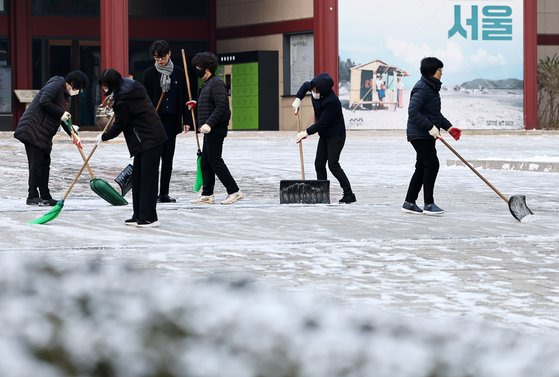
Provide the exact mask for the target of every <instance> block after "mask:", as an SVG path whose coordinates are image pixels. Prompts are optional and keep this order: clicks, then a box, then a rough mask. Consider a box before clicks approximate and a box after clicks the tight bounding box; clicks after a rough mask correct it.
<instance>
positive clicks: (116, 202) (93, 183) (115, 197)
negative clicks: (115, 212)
mask: <svg viewBox="0 0 559 377" xmlns="http://www.w3.org/2000/svg"><path fill="white" fill-rule="evenodd" d="M66 127H67V128H68V129H69V130H70V136H72V139H74V141H75V143H74V144H76V147H77V148H78V151H79V152H80V155H81V156H82V159H83V161H84V162H85V160H86V157H85V153H84V152H83V148H82V146H81V144H79V143H77V140H78V139H77V138H78V135H77V134H76V131H75V130H74V127H73V126H72V121H71V120H70V119H68V120H67V121H66ZM86 166H87V170H88V172H89V176H90V177H91V180H90V181H89V187H90V188H91V190H92V191H93V192H94V193H96V194H97V195H99V196H100V197H101V198H103V199H104V200H105V201H106V202H108V203H109V204H112V205H113V206H122V205H126V204H128V202H127V201H126V199H124V197H123V196H122V195H120V194H119V193H118V192H117V191H116V190H115V189H114V188H113V186H111V185H110V184H109V183H108V182H107V181H105V180H103V179H100V178H96V177H95V174H94V173H93V170H92V169H91V166H89V163H88V164H86Z"/></svg>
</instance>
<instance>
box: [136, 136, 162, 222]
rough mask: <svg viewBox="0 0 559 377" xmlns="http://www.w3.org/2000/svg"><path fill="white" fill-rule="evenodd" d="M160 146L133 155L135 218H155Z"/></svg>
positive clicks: (149, 219)
mask: <svg viewBox="0 0 559 377" xmlns="http://www.w3.org/2000/svg"><path fill="white" fill-rule="evenodd" d="M161 149H162V146H161V145H160V146H157V147H155V148H151V149H148V150H147V151H143V152H141V153H138V154H137V155H135V156H134V168H133V169H132V206H133V208H134V214H133V215H132V218H134V219H136V220H147V221H155V220H157V212H156V210H155V208H156V206H157V181H158V180H157V178H158V173H159V159H160V158H161Z"/></svg>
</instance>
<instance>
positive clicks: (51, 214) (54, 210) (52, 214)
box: [29, 115, 115, 224]
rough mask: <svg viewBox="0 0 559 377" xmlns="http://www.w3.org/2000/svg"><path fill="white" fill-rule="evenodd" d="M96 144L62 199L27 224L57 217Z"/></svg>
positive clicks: (45, 221)
mask: <svg viewBox="0 0 559 377" xmlns="http://www.w3.org/2000/svg"><path fill="white" fill-rule="evenodd" d="M114 119H115V116H114V115H113V116H112V117H111V119H110V120H109V121H108V122H107V125H106V126H105V128H104V129H103V132H105V131H106V130H107V129H108V128H109V126H110V125H111V124H112V123H113V122H114ZM97 146H98V144H95V145H94V146H93V148H92V149H91V152H89V156H87V158H86V159H85V161H84V163H83V165H82V167H81V168H80V170H79V171H78V172H77V173H76V175H75V176H74V179H72V182H71V183H70V186H69V187H68V188H67V189H66V192H65V193H64V196H63V197H62V199H60V200H59V201H58V203H56V205H55V206H54V207H52V208H51V210H50V211H48V212H47V213H45V214H44V215H43V216H41V217H39V218H38V219H35V220H32V221H30V222H29V224H46V223H48V222H50V221H52V220H54V219H56V218H57V217H58V215H60V212H61V211H62V208H63V207H64V201H65V200H66V198H67V197H68V195H70V191H72V188H74V185H75V184H76V182H77V180H78V178H79V177H80V175H81V174H82V172H83V171H84V169H85V167H86V166H87V165H88V163H89V160H90V159H91V157H92V156H93V153H94V152H95V150H96V149H97Z"/></svg>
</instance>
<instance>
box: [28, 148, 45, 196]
mask: <svg viewBox="0 0 559 377" xmlns="http://www.w3.org/2000/svg"><path fill="white" fill-rule="evenodd" d="M25 153H27V163H28V165H29V184H28V185H29V189H28V194H27V197H28V198H30V199H32V198H38V197H39V192H40V193H41V195H40V196H41V198H42V199H52V196H50V190H49V175H50V153H47V152H45V151H44V150H42V149H40V148H37V147H36V146H34V145H31V144H25Z"/></svg>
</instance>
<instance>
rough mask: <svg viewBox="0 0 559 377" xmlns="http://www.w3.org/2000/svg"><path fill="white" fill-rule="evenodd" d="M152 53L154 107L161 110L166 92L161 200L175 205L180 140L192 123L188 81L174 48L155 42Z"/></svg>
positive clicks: (148, 81) (147, 79) (147, 75)
mask: <svg viewBox="0 0 559 377" xmlns="http://www.w3.org/2000/svg"><path fill="white" fill-rule="evenodd" d="M150 53H151V56H153V59H154V60H155V64H154V65H153V66H152V67H149V68H148V69H147V70H146V71H145V72H144V77H143V84H144V86H145V88H146V90H147V92H148V95H149V98H150V99H151V102H152V103H153V106H156V107H157V104H158V103H159V98H160V97H161V93H165V94H164V96H163V100H162V102H161V105H160V107H159V110H158V114H159V117H160V118H161V122H162V123H163V128H165V132H166V134H167V141H166V142H165V144H163V152H162V154H161V181H160V185H159V196H158V197H157V201H158V202H161V203H174V202H176V200H175V199H174V198H172V197H170V196H169V184H170V182H171V174H172V172H173V157H174V155H175V144H176V138H177V135H178V134H179V133H181V132H182V130H183V125H187V124H189V121H188V120H187V119H188V117H189V112H188V110H187V108H186V101H187V100H188V98H187V89H186V79H185V75H184V70H183V69H182V68H180V67H178V66H175V65H174V64H173V61H172V60H171V47H170V46H169V44H168V43H167V42H166V41H162V40H159V41H155V42H153V44H152V45H151V48H150Z"/></svg>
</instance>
